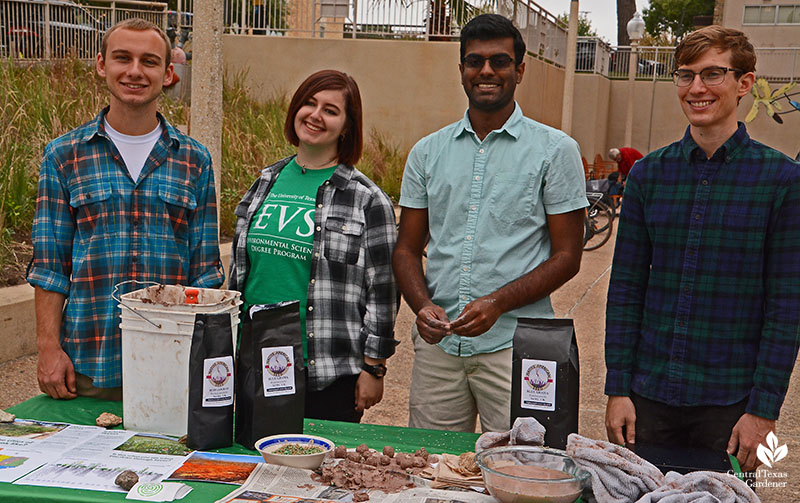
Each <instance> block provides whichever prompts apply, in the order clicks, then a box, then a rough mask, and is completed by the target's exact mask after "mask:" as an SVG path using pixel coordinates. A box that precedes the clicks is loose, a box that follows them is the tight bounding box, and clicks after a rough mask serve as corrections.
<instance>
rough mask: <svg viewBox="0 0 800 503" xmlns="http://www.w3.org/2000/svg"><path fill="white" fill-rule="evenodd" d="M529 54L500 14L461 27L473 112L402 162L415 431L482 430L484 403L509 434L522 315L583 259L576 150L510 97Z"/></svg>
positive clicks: (543, 302)
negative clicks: (424, 267) (412, 314)
mask: <svg viewBox="0 0 800 503" xmlns="http://www.w3.org/2000/svg"><path fill="white" fill-rule="evenodd" d="M524 52H525V45H524V42H523V41H522V38H521V36H520V35H519V31H518V30H517V29H516V28H515V27H514V26H513V25H512V24H511V23H510V21H508V20H506V19H505V18H502V17H501V16H497V15H484V16H479V17H477V18H475V19H474V20H473V21H471V22H470V23H469V24H468V25H467V26H465V27H464V30H463V31H462V35H461V58H462V60H461V65H460V68H461V76H462V84H463V86H464V89H465V91H466V93H467V96H468V98H469V109H468V110H467V112H466V113H465V115H464V118H463V119H462V120H460V121H458V122H456V123H454V124H451V125H449V126H447V127H445V128H443V129H441V130H439V131H437V132H435V133H433V134H431V135H429V136H427V137H425V138H423V139H422V140H420V141H419V142H418V143H417V144H416V145H415V146H414V148H413V149H412V151H411V153H410V154H409V157H408V161H407V163H406V169H405V173H404V175H403V184H402V190H401V198H400V206H401V207H402V215H401V220H400V234H399V236H398V242H397V247H396V248H395V255H394V270H395V275H396V276H397V281H398V286H399V287H400V289H401V290H402V292H403V294H404V296H405V298H406V300H407V302H408V303H409V305H410V306H411V308H412V309H413V310H414V312H415V313H417V320H416V324H415V327H414V330H413V332H414V333H413V335H412V336H413V338H414V339H415V341H414V346H415V353H416V354H415V364H414V371H413V374H412V384H411V398H410V420H409V424H410V426H413V427H421V428H436V429H451V430H466V431H474V428H475V417H476V413H477V414H480V417H481V427H482V429H483V430H484V431H488V430H494V431H504V430H507V429H508V428H509V426H510V425H509V413H510V389H511V385H510V382H511V381H510V380H511V349H510V348H511V345H512V339H513V334H514V330H515V329H516V325H517V318H518V317H534V318H549V317H552V316H553V309H552V306H551V304H550V299H549V294H550V293H551V292H552V291H554V290H555V289H557V288H558V287H560V286H561V285H562V284H564V283H565V282H566V281H567V280H569V279H570V278H571V277H572V276H574V275H575V273H577V271H578V268H579V266H580V258H581V251H582V245H583V241H582V238H583V215H584V208H585V207H586V206H587V205H588V203H587V200H586V194H585V188H584V175H583V169H582V164H581V159H580V152H579V150H578V146H577V144H576V142H575V141H574V140H573V139H572V138H570V137H569V136H567V135H566V134H564V133H563V132H561V131H558V130H556V129H553V128H550V127H547V126H544V125H542V124H539V123H537V122H535V121H533V120H531V119H529V118H527V117H525V116H523V115H522V110H521V109H520V107H519V105H517V104H516V102H515V101H514V90H515V88H516V85H517V84H518V83H519V82H520V81H521V79H522V75H523V73H524V69H525V63H524V62H522V58H523V55H524ZM428 236H430V241H429V242H428V261H427V271H426V272H425V274H424V275H423V270H422V261H421V257H422V250H423V249H424V247H425V243H426V238H427V237H428Z"/></svg>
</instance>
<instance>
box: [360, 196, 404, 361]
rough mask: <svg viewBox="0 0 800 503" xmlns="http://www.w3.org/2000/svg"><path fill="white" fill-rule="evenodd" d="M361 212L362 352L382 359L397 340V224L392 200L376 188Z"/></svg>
mask: <svg viewBox="0 0 800 503" xmlns="http://www.w3.org/2000/svg"><path fill="white" fill-rule="evenodd" d="M364 216H365V220H366V222H365V224H366V225H365V233H364V238H365V251H366V254H365V259H366V260H365V282H366V294H367V298H366V312H365V314H364V325H363V328H362V331H363V332H365V333H366V342H365V345H364V356H368V357H370V358H379V359H384V358H389V357H390V356H392V355H393V354H394V350H395V346H397V344H398V341H397V340H395V338H394V319H395V315H396V314H397V307H398V306H397V286H396V284H395V281H394V274H393V273H392V251H393V250H394V245H395V242H396V241H397V227H396V224H395V216H394V208H393V206H392V202H391V201H390V200H389V198H388V197H387V196H386V194H384V193H383V192H376V193H375V194H374V195H373V197H372V200H371V202H370V204H369V205H368V206H367V208H366V209H365V212H364ZM363 335H364V334H363V333H362V336H363Z"/></svg>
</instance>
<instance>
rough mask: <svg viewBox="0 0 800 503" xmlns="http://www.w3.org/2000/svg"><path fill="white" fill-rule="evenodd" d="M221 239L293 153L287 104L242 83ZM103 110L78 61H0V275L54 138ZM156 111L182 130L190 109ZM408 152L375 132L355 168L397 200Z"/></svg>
mask: <svg viewBox="0 0 800 503" xmlns="http://www.w3.org/2000/svg"><path fill="white" fill-rule="evenodd" d="M223 101H224V103H223V124H222V166H221V172H222V175H221V181H220V183H221V186H222V189H221V194H220V201H221V207H220V215H221V217H220V232H221V234H222V235H223V236H224V237H229V236H232V235H233V230H234V225H235V217H234V215H233V210H234V209H235V207H236V204H237V203H238V202H239V200H240V199H241V197H242V195H243V194H244V193H245V191H246V190H247V189H248V188H249V187H250V185H251V184H252V183H253V181H254V180H255V179H256V177H257V176H258V174H259V172H260V170H261V168H262V167H264V166H266V165H268V164H270V163H272V162H274V161H276V160H278V159H280V158H282V157H284V156H286V155H289V154H292V153H294V151H295V149H294V147H293V146H292V145H290V144H289V143H288V142H287V141H286V139H285V138H284V137H283V122H284V118H285V116H286V110H287V108H288V99H287V98H286V97H285V96H277V97H273V98H271V99H268V100H266V101H264V102H255V101H254V100H252V99H251V98H249V97H248V96H247V94H246V88H245V76H244V75H243V74H239V75H236V76H232V77H230V78H226V79H225V88H224V90H223ZM107 103H108V94H107V91H106V88H105V84H104V82H103V81H102V80H101V79H100V78H99V77H97V76H96V74H95V72H94V68H93V67H90V66H88V65H86V64H85V63H83V62H81V61H77V60H76V61H66V62H59V63H54V64H52V65H39V66H22V65H16V64H14V63H13V62H11V61H10V60H0V268H5V267H6V266H8V265H9V264H12V263H14V262H15V261H18V258H17V257H16V252H15V250H17V251H18V250H19V243H18V241H19V240H21V239H27V236H29V235H30V230H31V224H32V222H33V214H34V205H35V202H36V184H37V180H38V176H39V165H40V162H41V156H42V151H43V149H44V147H45V145H47V143H48V142H50V141H51V140H52V139H54V138H57V137H58V136H60V135H62V134H64V133H66V132H68V131H69V130H71V129H73V128H75V127H77V126H79V125H81V124H84V123H85V122H87V121H89V120H91V119H92V118H93V117H94V116H95V115H96V114H97V112H98V111H99V110H100V109H102V108H103V107H104V106H105V105H106V104H107ZM159 110H160V111H161V112H162V113H163V114H164V116H165V117H166V118H167V120H169V121H170V122H171V123H172V124H175V125H179V124H187V123H188V120H189V109H188V107H187V106H186V105H184V104H183V103H182V102H179V101H173V100H171V99H169V98H167V97H165V98H163V99H162V101H161V104H160V106H159ZM405 157H406V152H405V151H402V150H401V149H399V148H398V147H397V146H395V145H394V144H393V143H391V141H389V140H388V139H387V138H386V137H384V136H381V135H379V134H377V133H375V132H372V133H370V134H369V135H368V138H367V139H366V141H365V145H364V155H363V156H362V159H361V161H360V162H359V163H358V166H357V167H358V168H359V169H360V170H361V171H363V172H364V173H365V174H366V175H367V176H369V177H370V178H372V179H373V180H374V181H375V182H376V183H377V184H378V185H379V186H380V187H381V188H383V190H384V191H386V192H387V193H388V194H389V196H390V197H391V198H392V199H393V200H395V201H397V199H398V198H399V196H400V179H401V176H402V172H403V165H404V163H405Z"/></svg>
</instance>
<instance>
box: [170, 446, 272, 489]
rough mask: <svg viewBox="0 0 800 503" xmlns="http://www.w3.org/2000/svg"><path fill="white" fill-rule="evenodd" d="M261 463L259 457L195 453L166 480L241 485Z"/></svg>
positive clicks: (261, 459)
mask: <svg viewBox="0 0 800 503" xmlns="http://www.w3.org/2000/svg"><path fill="white" fill-rule="evenodd" d="M263 462H264V458H262V457H261V456H252V455H249V454H224V453H221V452H202V451H195V452H194V453H193V454H192V456H191V457H190V458H189V459H187V460H186V461H185V462H184V463H183V465H181V467H180V468H178V469H177V470H175V471H174V472H173V473H172V475H170V476H169V477H167V479H169V480H195V481H201V482H219V483H222V484H237V485H241V484H244V481H245V480H247V477H249V476H250V474H251V473H252V472H253V470H255V468H256V465H258V464H259V463H263Z"/></svg>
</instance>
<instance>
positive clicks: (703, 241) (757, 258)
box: [606, 123, 800, 419]
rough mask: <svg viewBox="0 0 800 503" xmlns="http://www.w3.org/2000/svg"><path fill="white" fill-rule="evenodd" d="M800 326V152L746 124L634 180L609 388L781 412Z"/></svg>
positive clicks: (644, 167)
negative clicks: (765, 141)
mask: <svg viewBox="0 0 800 503" xmlns="http://www.w3.org/2000/svg"><path fill="white" fill-rule="evenodd" d="M799 338H800V165H798V164H797V163H796V162H794V161H792V160H791V159H789V158H788V157H786V156H785V155H783V154H781V153H780V152H778V151H776V150H773V149H771V148H769V147H767V146H765V145H762V144H761V143H759V142H757V141H754V140H751V139H750V137H749V136H748V134H747V131H746V130H745V127H744V124H741V123H740V124H739V129H738V130H737V131H736V133H735V134H734V135H733V136H732V137H731V138H730V139H728V141H727V142H726V143H725V144H724V145H723V146H722V147H720V148H719V149H718V150H717V152H715V153H714V155H713V156H712V157H711V158H710V159H707V157H706V155H705V153H704V152H703V151H702V150H701V149H700V148H699V147H698V146H697V144H696V143H695V141H694V140H693V139H692V137H691V135H690V134H689V130H688V129H687V131H686V134H685V135H684V137H683V139H682V140H681V141H679V142H676V143H673V144H672V145H669V146H668V147H665V148H663V149H660V150H657V151H655V152H653V153H651V154H650V155H648V156H647V157H645V158H644V159H643V160H641V161H639V162H638V163H637V164H636V165H635V166H634V168H633V170H632V171H631V173H630V175H629V176H628V180H627V183H626V185H625V196H624V198H623V205H622V213H621V216H620V226H619V232H618V234H617V243H616V248H615V252H614V263H613V268H612V272H611V282H610V285H609V289H608V304H607V313H606V366H607V368H608V373H607V375H606V394H608V395H622V396H627V395H629V394H630V392H631V391H633V392H635V393H637V394H639V395H641V396H644V397H645V398H649V399H651V400H655V401H659V402H662V403H666V404H668V405H672V406H698V405H730V404H733V403H736V402H739V401H741V400H743V399H744V398H746V397H748V396H749V401H748V405H747V409H746V410H747V412H749V413H752V414H755V415H758V416H761V417H765V418H770V419H777V417H778V412H779V411H780V407H781V404H782V403H783V399H784V396H785V394H786V390H787V387H788V384H789V376H790V374H791V371H792V368H793V366H794V362H795V359H796V357H797V350H798V342H800V340H799Z"/></svg>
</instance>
